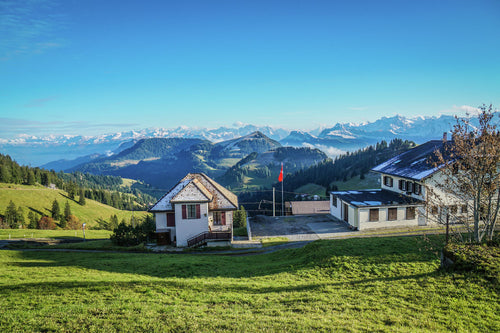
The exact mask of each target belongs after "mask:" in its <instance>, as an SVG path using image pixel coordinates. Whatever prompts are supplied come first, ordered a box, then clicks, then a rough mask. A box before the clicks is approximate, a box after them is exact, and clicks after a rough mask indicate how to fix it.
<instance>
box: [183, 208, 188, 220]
mask: <svg viewBox="0 0 500 333" xmlns="http://www.w3.org/2000/svg"><path fill="white" fill-rule="evenodd" d="M182 219H183V220H185V219H187V211H186V205H182Z"/></svg>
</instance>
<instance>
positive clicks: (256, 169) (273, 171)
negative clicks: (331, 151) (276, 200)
mask: <svg viewBox="0 0 500 333" xmlns="http://www.w3.org/2000/svg"><path fill="white" fill-rule="evenodd" d="M326 158H327V155H326V154H325V153H323V152H322V151H321V150H319V149H316V148H305V147H302V148H295V147H279V148H276V149H273V150H270V151H266V152H264V153H260V154H259V153H256V152H253V153H251V154H250V155H248V156H246V157H245V158H243V159H242V160H240V161H239V162H238V163H236V164H235V165H234V166H232V167H231V168H229V169H228V170H227V171H226V173H225V174H224V175H223V176H221V177H220V178H219V179H218V180H219V182H220V183H221V184H223V185H225V186H227V187H229V188H231V189H233V190H241V189H250V188H262V187H264V188H270V187H271V186H272V183H274V182H275V181H276V180H277V179H278V175H279V172H280V169H281V163H283V168H284V170H288V171H289V172H294V171H297V170H300V169H302V168H307V167H310V166H312V165H315V164H316V163H319V162H321V161H323V160H324V159H326Z"/></svg>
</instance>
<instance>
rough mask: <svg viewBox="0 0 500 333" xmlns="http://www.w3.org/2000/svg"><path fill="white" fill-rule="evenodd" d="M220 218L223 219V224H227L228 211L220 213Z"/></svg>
mask: <svg viewBox="0 0 500 333" xmlns="http://www.w3.org/2000/svg"><path fill="white" fill-rule="evenodd" d="M220 219H221V223H222V225H226V212H222V213H220Z"/></svg>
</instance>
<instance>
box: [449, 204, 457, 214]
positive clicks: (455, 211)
mask: <svg viewBox="0 0 500 333" xmlns="http://www.w3.org/2000/svg"><path fill="white" fill-rule="evenodd" d="M457 211H458V207H457V205H451V206H450V213H451V214H456V213H457Z"/></svg>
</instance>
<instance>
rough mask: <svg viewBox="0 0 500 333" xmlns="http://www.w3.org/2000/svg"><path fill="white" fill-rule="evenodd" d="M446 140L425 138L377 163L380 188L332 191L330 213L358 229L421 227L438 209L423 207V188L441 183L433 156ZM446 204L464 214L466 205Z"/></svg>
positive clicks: (424, 196)
mask: <svg viewBox="0 0 500 333" xmlns="http://www.w3.org/2000/svg"><path fill="white" fill-rule="evenodd" d="M449 143H450V141H441V140H433V141H428V142H426V143H424V144H421V145H419V146H417V147H415V148H413V149H410V150H409V151H406V152H404V153H402V154H400V155H398V156H396V157H394V158H391V159H389V160H388V161H386V162H384V163H382V164H380V165H378V166H376V167H375V168H373V169H372V170H371V171H372V172H376V173H379V174H380V183H381V188H380V189H375V190H359V191H336V192H331V193H330V214H332V215H333V216H335V217H336V218H338V219H340V220H343V221H345V222H346V223H348V224H349V226H351V227H352V228H354V229H357V230H363V229H370V228H382V227H395V226H422V225H427V224H428V223H430V221H431V220H432V221H434V220H436V219H431V218H429V217H430V216H429V214H433V215H434V216H437V215H438V214H441V210H440V209H441V208H440V207H437V206H436V207H434V206H433V207H426V205H425V201H426V196H427V193H426V191H428V189H429V188H432V189H433V190H434V191H435V192H439V191H438V189H437V188H436V186H435V185H436V183H437V182H440V177H441V175H440V171H439V169H440V167H439V166H438V167H435V166H434V163H433V159H434V158H435V152H436V151H437V150H441V151H444V149H443V147H444V145H447V144H449ZM448 203H449V207H451V209H452V210H454V211H458V213H463V214H466V213H467V207H466V205H460V204H459V203H458V202H457V201H456V200H455V201H454V200H453V198H450V199H449V200H448Z"/></svg>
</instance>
